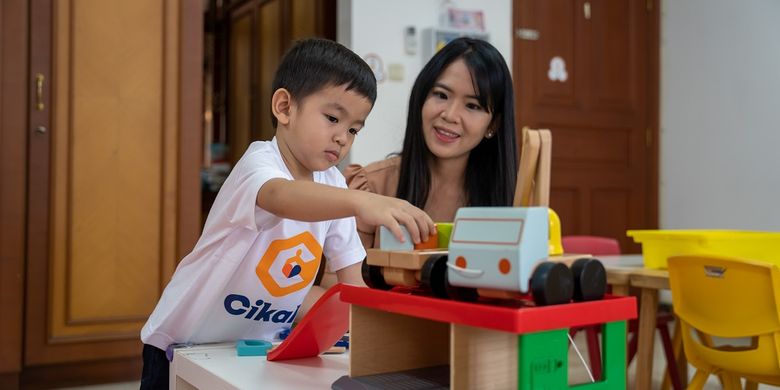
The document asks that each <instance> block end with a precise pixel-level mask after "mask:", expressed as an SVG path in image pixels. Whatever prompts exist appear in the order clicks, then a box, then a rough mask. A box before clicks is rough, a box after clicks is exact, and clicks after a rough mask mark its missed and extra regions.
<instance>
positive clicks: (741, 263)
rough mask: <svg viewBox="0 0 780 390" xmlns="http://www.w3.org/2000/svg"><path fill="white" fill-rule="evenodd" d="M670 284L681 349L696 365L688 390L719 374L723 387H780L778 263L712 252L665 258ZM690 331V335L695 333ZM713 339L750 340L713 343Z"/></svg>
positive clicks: (779, 270)
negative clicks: (743, 382) (744, 384)
mask: <svg viewBox="0 0 780 390" xmlns="http://www.w3.org/2000/svg"><path fill="white" fill-rule="evenodd" d="M669 286H670V288H671V291H672V303H673V307H674V312H675V314H677V317H678V318H679V320H680V326H681V332H682V339H683V349H684V351H685V356H686V357H687V358H688V361H689V362H690V363H691V364H692V365H693V366H694V367H696V369H697V371H696V375H695V376H694V377H693V380H691V383H690V385H689V387H688V388H689V389H701V388H702V387H703V386H704V383H705V382H706V381H707V378H708V377H709V376H710V375H718V376H720V379H721V381H722V383H723V387H724V388H725V389H738V388H741V383H740V378H744V379H746V380H747V388H748V389H755V388H756V386H757V385H756V383H757V382H758V383H767V384H771V385H780V267H778V265H776V264H772V263H765V262H758V261H752V260H745V259H736V258H726V257H717V256H674V257H670V258H669ZM694 332H695V334H694ZM713 337H716V338H723V339H745V338H749V339H750V340H751V343H750V344H751V345H748V346H733V345H715V343H714V341H713V340H714V339H713Z"/></svg>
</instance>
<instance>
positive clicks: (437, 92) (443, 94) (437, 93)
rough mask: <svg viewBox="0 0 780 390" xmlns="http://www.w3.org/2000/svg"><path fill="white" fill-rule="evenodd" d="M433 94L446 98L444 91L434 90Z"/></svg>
mask: <svg viewBox="0 0 780 390" xmlns="http://www.w3.org/2000/svg"><path fill="white" fill-rule="evenodd" d="M433 96H436V97H437V98H439V99H446V98H447V95H446V94H445V93H444V92H439V91H434V92H433Z"/></svg>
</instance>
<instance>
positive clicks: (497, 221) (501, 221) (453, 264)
mask: <svg viewBox="0 0 780 390" xmlns="http://www.w3.org/2000/svg"><path fill="white" fill-rule="evenodd" d="M547 237H548V214H547V208H546V207H489V208H488V207H465V208H461V209H460V210H458V212H457V214H456V216H455V221H454V223H453V228H452V235H451V236H450V244H449V256H448V259H447V281H448V282H449V283H450V284H451V285H453V286H459V287H471V288H492V289H497V290H504V291H518V292H527V291H528V284H529V280H530V277H531V273H532V272H533V270H534V268H536V266H537V265H538V264H539V263H540V262H542V261H546V260H547V257H548V240H547Z"/></svg>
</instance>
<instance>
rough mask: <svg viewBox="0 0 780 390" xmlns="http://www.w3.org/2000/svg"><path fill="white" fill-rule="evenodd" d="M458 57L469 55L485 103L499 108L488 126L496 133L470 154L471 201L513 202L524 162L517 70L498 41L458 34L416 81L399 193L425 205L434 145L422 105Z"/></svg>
mask: <svg viewBox="0 0 780 390" xmlns="http://www.w3.org/2000/svg"><path fill="white" fill-rule="evenodd" d="M458 59H463V61H464V62H465V63H466V66H467V67H468V69H469V71H470V73H471V78H472V82H473V83H474V90H475V91H476V92H477V95H478V98H479V104H480V105H481V106H482V107H485V108H486V109H487V110H488V111H489V112H490V113H492V114H493V117H492V119H491V122H490V125H488V128H489V129H493V130H494V131H495V135H494V136H493V137H492V138H485V139H483V140H482V141H481V142H480V143H479V144H478V145H477V146H476V147H475V148H474V149H472V150H471V153H470V154H469V161H468V165H467V166H466V178H465V183H464V186H465V188H464V190H465V192H466V196H467V197H468V198H467V201H466V205H467V206H511V205H512V200H513V198H514V194H515V181H516V179H517V164H518V163H517V158H518V156H517V136H516V133H515V115H514V104H515V103H514V92H513V91H514V90H513V87H512V76H511V75H510V73H509V68H507V65H506V62H505V61H504V57H502V56H501V53H499V52H498V50H496V48H495V47H493V46H492V45H491V44H490V43H487V42H485V41H482V40H478V39H471V38H458V39H455V40H453V41H452V42H450V43H449V44H447V45H446V46H445V47H443V48H442V49H441V50H439V52H437V53H436V55H434V56H433V58H431V60H430V61H428V63H427V64H426V65H425V67H423V69H422V71H420V74H419V75H418V76H417V80H415V82H414V86H413V87H412V93H411V97H410V98H409V112H408V115H407V121H406V135H405V136H404V144H403V150H402V151H401V172H400V177H399V180H398V189H397V192H396V197H398V198H401V199H405V200H407V201H408V202H409V203H411V204H413V205H415V206H417V207H419V208H423V207H425V202H426V201H427V199H428V189H429V188H430V184H431V173H430V169H429V168H428V164H427V159H428V157H429V156H430V155H431V151H430V150H429V149H428V146H427V145H426V144H425V138H424V136H423V130H422V107H423V104H425V100H426V99H427V98H428V95H429V94H430V92H431V88H433V84H434V83H435V82H436V79H438V78H439V76H441V74H442V72H444V70H445V69H446V68H447V66H449V65H450V64H451V63H453V62H454V61H456V60H458Z"/></svg>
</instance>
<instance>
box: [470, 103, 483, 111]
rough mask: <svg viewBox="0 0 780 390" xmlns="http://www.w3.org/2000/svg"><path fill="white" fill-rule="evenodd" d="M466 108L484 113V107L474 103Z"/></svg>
mask: <svg viewBox="0 0 780 390" xmlns="http://www.w3.org/2000/svg"><path fill="white" fill-rule="evenodd" d="M466 108H468V109H469V110H477V111H484V109H483V108H482V106H480V105H479V104H474V103H468V104H466Z"/></svg>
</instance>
